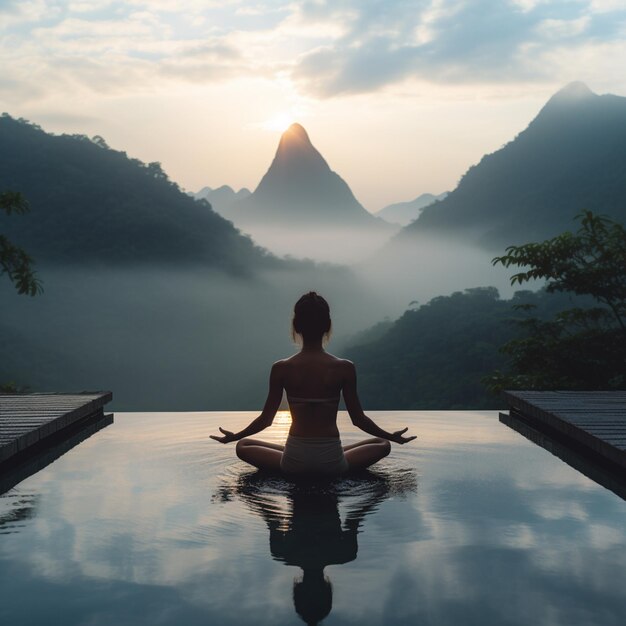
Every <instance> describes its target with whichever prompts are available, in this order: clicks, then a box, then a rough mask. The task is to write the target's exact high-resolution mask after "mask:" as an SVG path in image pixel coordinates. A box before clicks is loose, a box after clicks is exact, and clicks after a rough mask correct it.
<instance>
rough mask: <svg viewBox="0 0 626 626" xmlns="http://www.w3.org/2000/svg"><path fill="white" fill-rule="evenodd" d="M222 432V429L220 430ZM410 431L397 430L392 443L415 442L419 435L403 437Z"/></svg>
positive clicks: (391, 438) (390, 438) (391, 439)
mask: <svg viewBox="0 0 626 626" xmlns="http://www.w3.org/2000/svg"><path fill="white" fill-rule="evenodd" d="M220 430H221V429H220ZM407 430H409V427H408V426H407V427H406V428H403V429H402V430H396V431H395V432H393V433H391V437H389V440H390V441H393V442H394V443H400V444H402V443H409V441H413V439H417V435H411V436H409V437H403V435H404V433H405V432H406V431H407Z"/></svg>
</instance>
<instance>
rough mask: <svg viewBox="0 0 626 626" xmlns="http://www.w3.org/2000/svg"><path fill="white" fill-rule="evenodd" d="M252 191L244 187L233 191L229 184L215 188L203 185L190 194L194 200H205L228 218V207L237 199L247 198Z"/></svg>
mask: <svg viewBox="0 0 626 626" xmlns="http://www.w3.org/2000/svg"><path fill="white" fill-rule="evenodd" d="M251 193H252V192H251V191H250V190H249V189H247V188H246V187H242V188H241V189H240V190H239V191H235V190H234V189H233V188H232V187H231V186H230V185H222V186H221V187H218V188H217V189H211V187H203V188H202V189H200V191H198V192H197V193H194V194H191V195H192V196H193V197H194V198H195V199H196V200H206V201H207V202H208V203H209V204H210V205H211V208H212V209H213V210H214V211H215V212H216V213H219V214H220V215H221V216H222V217H225V218H226V219H230V209H231V208H232V206H233V204H235V202H237V201H238V200H242V199H243V198H247V197H248V196H249V195H250V194H251Z"/></svg>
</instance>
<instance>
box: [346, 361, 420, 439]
mask: <svg viewBox="0 0 626 626" xmlns="http://www.w3.org/2000/svg"><path fill="white" fill-rule="evenodd" d="M343 399H344V400H345V402H346V409H348V414H349V415H350V419H351V420H352V423H353V424H354V425H355V426H356V427H357V428H360V429H361V430H363V431H365V432H366V433H368V434H369V435H373V436H374V437H382V438H383V439H389V441H393V442H395V443H407V442H409V441H413V439H416V436H415V435H413V436H411V437H404V436H403V435H404V433H405V432H406V431H407V430H408V427H407V428H403V429H402V430H396V431H395V432H393V433H388V432H387V431H386V430H383V429H382V428H380V426H378V425H377V424H376V423H375V422H374V421H373V420H372V419H370V418H369V417H367V415H365V413H364V412H363V408H362V407H361V401H360V400H359V396H358V394H357V391H356V369H355V367H354V364H353V363H351V362H350V361H346V376H345V379H344V384H343Z"/></svg>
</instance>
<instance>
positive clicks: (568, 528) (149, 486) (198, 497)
mask: <svg viewBox="0 0 626 626" xmlns="http://www.w3.org/2000/svg"><path fill="white" fill-rule="evenodd" d="M371 415H372V417H374V419H376V420H377V421H378V422H379V423H380V424H381V425H382V426H383V427H385V428H387V429H388V430H392V429H396V428H399V427H402V426H405V425H408V426H409V428H410V432H412V433H415V434H417V435H418V437H419V438H418V440H417V441H416V442H413V443H412V444H408V445H405V446H402V447H400V446H396V445H394V447H393V449H392V454H391V456H389V457H388V458H387V459H385V460H384V461H383V462H382V463H380V464H379V466H378V467H377V468H376V469H375V470H373V471H371V472H369V473H365V474H363V475H361V476H354V477H351V478H344V479H339V480H335V481H333V482H329V483H326V484H323V483H317V484H316V483H308V484H296V483H292V482H289V481H286V480H284V479H282V478H280V477H268V476H262V475H260V474H258V473H256V472H255V471H253V470H251V469H250V468H249V467H246V466H245V465H244V464H243V463H242V462H240V461H239V460H238V459H237V458H236V457H235V456H234V447H233V446H232V444H231V445H229V446H224V445H221V444H218V443H216V442H214V441H212V440H210V439H209V438H208V436H209V434H212V433H215V432H217V427H218V426H219V425H222V426H225V427H227V428H230V429H232V430H237V429H239V428H240V427H242V426H243V425H244V424H246V423H247V422H248V421H249V420H250V419H251V418H252V417H254V416H255V414H252V413H152V414H142V413H133V414H130V413H127V414H116V415H115V421H114V423H113V424H112V425H110V426H108V427H107V428H105V429H104V430H101V431H100V432H98V433H96V434H95V435H93V436H92V437H90V438H89V439H87V440H85V441H83V442H82V443H81V444H80V445H78V446H77V447H75V448H74V449H72V450H70V451H69V452H67V453H66V454H65V455H63V456H62V457H61V458H59V459H58V460H57V461H55V462H54V463H53V464H51V465H49V466H48V467H46V468H45V469H43V470H41V471H40V472H39V473H37V474H35V475H33V476H31V477H30V478H28V479H26V480H24V481H23V482H21V483H20V484H18V485H17V487H15V488H13V489H11V490H10V491H8V492H7V493H5V494H4V495H3V496H0V622H1V623H2V624H11V625H12V626H13V625H16V624H37V625H38V624H46V625H49V624H62V625H64V626H69V625H72V624H81V625H89V626H99V625H102V626H111V625H114V626H121V625H126V624H129V625H130V624H133V625H135V624H146V625H147V624H150V625H155V624H157V625H158V624H168V625H169V624H177V625H178V624H180V625H194V624H212V625H216V626H221V625H231V624H259V625H266V624H267V625H272V626H273V625H282V624H298V623H300V624H302V623H303V622H307V623H312V624H313V623H317V621H319V620H322V619H323V620H324V624H328V625H332V624H360V625H370V624H372V625H374V624H375V625H387V624H433V625H446V624H455V625H457V624H464V625H471V624H477V625H478V624H480V625H481V626H483V625H486V624H497V625H503V624H506V625H513V624H519V625H529V624H540V625H543V624H549V625H552V624H563V625H567V626H576V625H585V626H589V625H590V624H601V625H603V626H610V625H612V624H615V625H620V626H621V625H622V624H623V623H624V621H625V619H626V594H625V593H624V580H626V502H624V501H623V500H622V499H621V498H619V497H618V496H616V495H615V494H614V493H612V492H610V491H608V490H606V489H604V488H603V487H601V486H599V485H597V484H596V483H594V482H592V481H591V480H589V479H588V478H586V477H585V476H583V475H582V474H580V473H579V472H577V471H576V470H574V469H572V468H571V467H569V466H568V465H567V464H565V463H564V462H562V461H561V460H559V459H558V458H556V457H554V456H552V455H551V454H550V453H549V452H547V451H545V450H544V449H542V448H539V447H537V446H535V445H534V444H532V443H530V442H529V441H528V440H526V439H525V438H523V437H522V436H520V435H519V434H517V433H516V432H514V431H513V430H511V429H509V428H508V427H507V426H505V425H503V424H501V423H500V422H499V421H498V416H497V414H496V413H495V412H481V413H471V412H386V413H385V412H378V413H371ZM289 421H290V417H289V414H288V413H279V415H278V417H277V419H276V421H275V423H274V425H273V426H272V428H271V429H269V430H267V431H266V432H265V433H263V435H264V436H265V437H266V438H267V439H271V440H273V441H281V440H284V438H285V436H286V432H287V429H288V427H289ZM340 428H341V429H342V432H345V436H344V437H343V439H344V442H345V443H350V442H352V441H355V440H357V439H358V438H360V435H359V433H358V432H357V431H356V430H355V429H354V427H352V425H351V424H350V422H349V421H348V419H347V418H346V416H345V415H341V417H340ZM363 436H366V435H363Z"/></svg>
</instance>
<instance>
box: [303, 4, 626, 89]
mask: <svg viewBox="0 0 626 626" xmlns="http://www.w3.org/2000/svg"><path fill="white" fill-rule="evenodd" d="M391 4H392V6H393V7H394V10H387V9H386V7H387V3H381V2H363V3H361V2H353V3H348V2H341V3H339V4H338V5H336V4H335V3H333V7H331V6H330V4H329V3H320V2H317V3H304V4H303V5H302V8H301V11H302V16H303V17H307V16H309V17H311V18H316V19H321V18H328V17H329V16H334V17H335V19H339V15H340V13H339V11H342V12H343V14H344V15H349V16H350V17H349V20H350V22H351V27H350V29H349V31H348V33H347V34H346V35H345V36H343V37H341V38H338V39H336V40H335V41H333V42H329V43H326V45H324V46H320V47H318V48H317V49H315V50H311V51H308V52H306V53H304V54H303V55H302V56H301V57H300V59H299V60H298V63H297V65H296V67H295V68H294V73H293V75H294V79H295V80H296V81H297V82H298V84H299V85H300V86H301V88H302V89H304V90H306V91H308V92H310V93H312V94H313V95H315V96H318V97H331V96H335V95H338V94H346V93H363V92H368V91H375V90H377V89H380V88H383V87H386V86H388V85H392V84H394V83H398V82H401V81H403V80H407V79H418V80H427V81H431V82H443V83H471V82H475V83H484V82H494V83H502V82H519V81H541V80H545V79H549V78H552V79H553V78H554V76H553V74H554V70H556V69H557V68H555V67H554V66H550V65H548V64H545V63H542V60H543V59H548V58H549V57H550V54H551V52H552V51H553V50H554V49H556V48H559V49H561V50H563V49H564V48H569V49H571V50H572V51H575V50H576V49H577V48H579V47H583V46H584V47H588V46H589V45H593V44H597V45H604V44H605V43H606V42H607V41H617V40H619V39H621V38H623V31H624V28H625V24H626V10H624V9H621V10H612V11H611V10H609V9H608V8H607V7H606V6H604V7H603V8H605V9H606V10H605V11H604V12H602V13H599V12H598V13H595V12H594V11H592V5H591V3H590V2H585V1H582V0H580V1H576V0H574V1H573V2H566V1H565V0H562V1H556V2H549V3H547V2H530V1H524V2H519V1H518V2H505V1H503V0H477V1H472V2H470V1H465V2H463V1H459V0H432V1H429V2H420V1H415V2H399V3H391ZM348 6H350V10H348Z"/></svg>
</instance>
